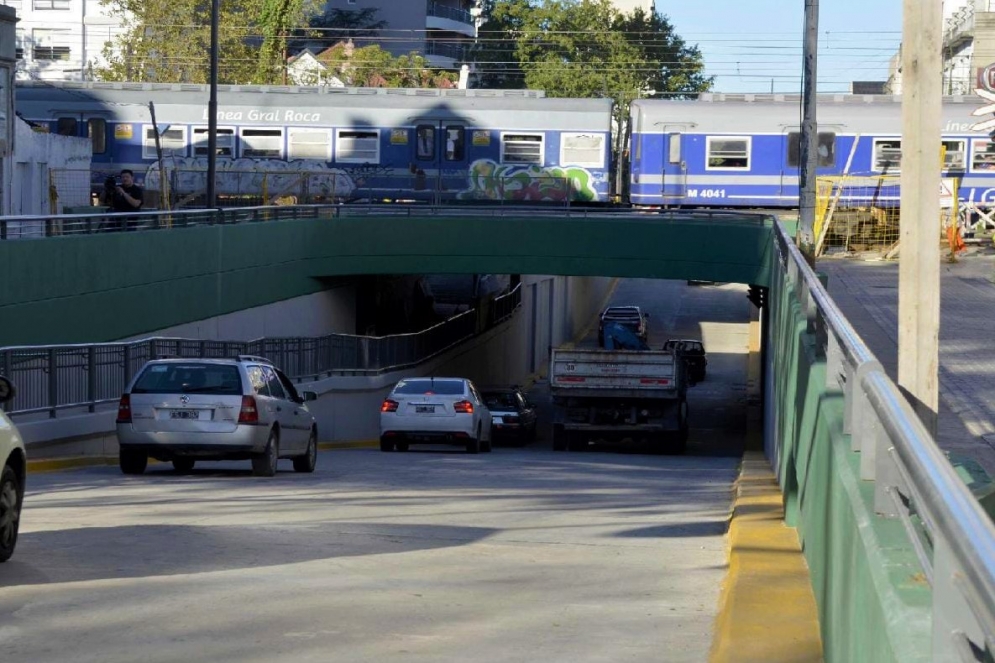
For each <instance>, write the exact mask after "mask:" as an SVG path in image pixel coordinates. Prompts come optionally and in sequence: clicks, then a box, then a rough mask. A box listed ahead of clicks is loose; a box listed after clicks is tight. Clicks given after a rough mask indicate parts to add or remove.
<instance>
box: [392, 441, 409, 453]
mask: <svg viewBox="0 0 995 663" xmlns="http://www.w3.org/2000/svg"><path fill="white" fill-rule="evenodd" d="M394 446H395V448H396V449H397V450H398V451H402V452H403V451H407V450H408V443H407V442H398V443H397V444H396V445H394Z"/></svg>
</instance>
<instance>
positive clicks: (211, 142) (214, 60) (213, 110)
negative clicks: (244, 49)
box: [207, 0, 221, 208]
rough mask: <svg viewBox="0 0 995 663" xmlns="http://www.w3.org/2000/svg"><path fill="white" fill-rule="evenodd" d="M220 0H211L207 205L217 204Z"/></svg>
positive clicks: (213, 205)
mask: <svg viewBox="0 0 995 663" xmlns="http://www.w3.org/2000/svg"><path fill="white" fill-rule="evenodd" d="M220 13H221V0H211V64H210V67H211V79H210V83H211V95H210V99H209V100H208V102H207V207H209V208H212V207H215V206H216V205H217V201H216V196H215V191H214V179H215V170H216V167H217V156H218V155H217V152H218V15H219V14H220Z"/></svg>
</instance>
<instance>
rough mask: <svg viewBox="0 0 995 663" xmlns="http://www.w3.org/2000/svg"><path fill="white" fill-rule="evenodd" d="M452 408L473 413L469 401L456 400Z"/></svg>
mask: <svg viewBox="0 0 995 663" xmlns="http://www.w3.org/2000/svg"><path fill="white" fill-rule="evenodd" d="M453 410H455V411H456V412H457V413H462V414H473V403H471V402H470V401H457V402H455V403H453Z"/></svg>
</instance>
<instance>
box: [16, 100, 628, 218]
mask: <svg viewBox="0 0 995 663" xmlns="http://www.w3.org/2000/svg"><path fill="white" fill-rule="evenodd" d="M15 99H16V101H15V104H16V109H17V112H18V115H20V116H21V117H22V118H23V119H25V120H28V121H30V122H32V123H34V124H35V125H36V126H40V127H43V128H44V129H46V130H48V131H51V132H53V133H58V134H63V135H67V136H83V137H89V138H90V139H91V141H92V143H93V160H92V170H93V176H92V184H93V186H94V187H95V188H96V187H99V186H100V185H101V184H102V183H103V180H104V178H105V177H106V176H107V175H108V174H110V173H113V172H116V171H118V170H120V169H121V168H130V169H132V170H134V171H135V174H136V177H137V179H138V181H139V183H140V184H143V185H144V186H145V188H146V189H147V190H150V191H162V190H163V182H162V177H161V172H164V173H166V184H168V185H169V188H170V192H171V195H172V196H174V197H175V198H177V199H178V201H179V203H180V204H183V203H185V202H186V203H192V202H194V201H196V200H197V198H198V197H199V196H202V195H203V193H204V191H205V190H206V177H205V175H206V168H207V149H208V147H207V145H208V122H207V100H208V88H207V87H206V86H201V85H162V84H131V83H70V82H62V83H54V84H53V83H42V82H37V81H28V82H19V83H18V85H17V89H16V97H15ZM150 102H151V103H152V105H153V107H154V111H155V118H156V120H155V122H156V126H157V127H158V129H159V145H158V148H157V145H156V132H155V130H154V128H153V124H152V115H151V111H152V107H150ZM611 109H612V102H611V101H610V100H605V99H553V98H547V97H546V96H545V95H544V94H543V93H542V92H537V91H530V90H497V91H495V90H438V89H379V88H316V87H274V88H261V87H251V86H221V87H220V88H219V93H218V130H217V138H216V141H217V142H216V145H217V147H216V155H217V159H216V164H217V165H216V168H217V175H218V178H217V184H216V188H217V193H218V195H219V197H220V198H221V199H222V200H223V198H224V197H225V196H229V197H233V196H239V195H242V194H244V193H246V192H258V191H261V190H262V191H266V192H267V197H269V198H272V197H276V196H280V195H282V194H288V195H293V196H295V197H298V198H300V197H301V196H303V197H304V198H305V199H306V200H308V201H312V202H314V201H327V200H336V201H341V200H346V201H348V200H359V199H389V200H436V201H437V200H520V201H534V202H539V201H560V202H564V201H567V200H571V201H575V202H599V201H607V200H608V198H609V193H610V190H609V185H610V177H609V173H610V170H611V167H612V158H611V128H612V125H611ZM159 151H161V153H162V158H161V159H160V158H159V157H158V153H159ZM160 171H161V172H160Z"/></svg>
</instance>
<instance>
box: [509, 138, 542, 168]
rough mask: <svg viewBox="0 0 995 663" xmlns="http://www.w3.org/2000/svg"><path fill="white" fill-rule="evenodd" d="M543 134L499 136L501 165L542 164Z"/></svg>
mask: <svg viewBox="0 0 995 663" xmlns="http://www.w3.org/2000/svg"><path fill="white" fill-rule="evenodd" d="M544 143H545V141H544V136H543V134H501V163H535V164H539V165H542V164H543V162H544V156H545V155H544V148H545V145H544Z"/></svg>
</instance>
